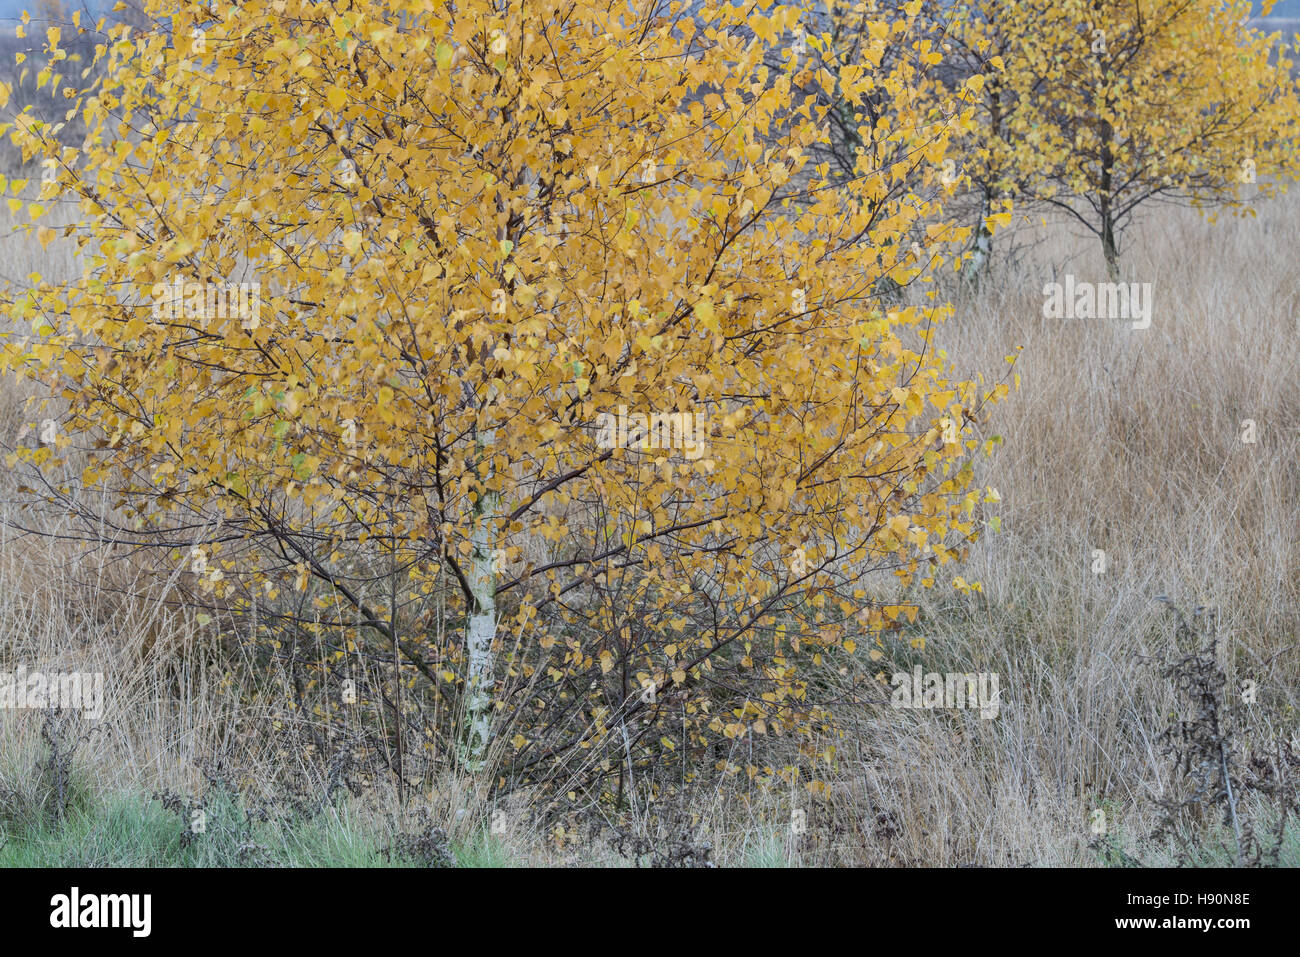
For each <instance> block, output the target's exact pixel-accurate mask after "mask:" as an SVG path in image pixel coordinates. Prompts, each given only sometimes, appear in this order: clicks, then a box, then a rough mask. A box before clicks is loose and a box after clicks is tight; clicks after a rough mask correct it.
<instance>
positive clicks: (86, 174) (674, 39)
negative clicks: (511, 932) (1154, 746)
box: [3, 0, 1006, 783]
mask: <svg viewBox="0 0 1300 957" xmlns="http://www.w3.org/2000/svg"><path fill="white" fill-rule="evenodd" d="M146 10H147V12H148V13H149V14H150V15H151V17H152V22H151V24H150V25H148V26H146V27H145V28H144V29H135V30H131V31H127V30H126V29H124V28H120V27H118V28H112V29H110V30H108V31H106V34H105V37H104V39H103V42H102V43H100V45H99V47H98V51H97V52H98V58H99V60H100V61H101V63H100V64H98V65H99V66H102V67H103V69H104V73H105V78H104V79H103V80H102V81H99V82H96V83H94V84H92V85H88V86H87V87H86V88H84V89H82V88H79V87H78V84H79V83H80V82H81V81H80V80H79V78H78V77H77V76H75V75H71V76H59V75H58V69H59V64H60V62H61V61H60V57H59V50H60V47H59V43H60V35H59V31H57V30H51V31H49V32H48V33H47V35H46V48H47V59H48V61H49V62H50V64H51V66H50V67H49V68H48V69H50V70H51V76H50V78H49V80H50V82H53V83H55V84H57V85H60V86H61V87H62V89H63V91H64V93H65V95H66V98H67V100H68V109H69V111H70V113H71V111H76V112H77V113H79V114H83V115H84V116H85V117H86V120H87V123H88V124H89V126H90V129H91V134H90V136H89V137H88V138H87V140H86V142H85V144H84V147H83V148H81V149H79V150H69V149H62V150H60V149H58V148H57V147H55V146H54V145H53V144H54V140H53V134H54V132H55V130H56V128H57V122H58V120H57V118H55V119H54V120H53V121H50V120H48V119H42V118H40V117H37V116H35V115H34V114H33V113H32V112H31V111H30V110H28V111H25V112H23V113H20V114H18V115H16V116H13V117H12V118H11V119H10V121H9V122H8V123H6V124H5V126H4V132H5V133H6V134H7V135H8V136H9V137H10V138H11V139H12V140H13V142H14V143H15V144H17V145H18V146H19V147H21V148H22V149H23V150H24V152H25V153H26V154H27V155H29V156H33V157H47V158H51V159H53V160H54V161H55V163H54V168H55V169H56V170H57V175H56V176H54V177H52V180H51V182H48V183H46V184H43V185H42V187H41V189H42V193H41V199H40V200H39V201H38V202H35V203H32V204H30V205H27V206H25V207H24V209H25V210H26V212H27V213H28V214H29V215H30V217H31V218H32V220H33V224H32V228H33V230H34V232H35V234H36V236H37V237H38V238H39V239H40V241H41V242H48V241H49V240H50V239H51V238H52V237H53V236H54V235H55V233H54V231H53V230H51V229H50V228H49V227H45V226H43V225H41V219H42V216H43V215H44V213H45V211H46V209H47V208H48V205H49V204H50V203H52V202H53V201H55V199H56V198H59V197H62V198H64V199H65V200H67V201H74V202H75V203H77V204H78V207H79V209H80V221H79V223H78V225H76V226H74V227H70V228H69V230H68V231H69V232H70V233H71V234H73V235H75V236H76V239H77V242H78V243H79V245H80V247H81V249H82V253H83V256H84V261H85V271H84V274H83V275H81V276H80V277H78V278H77V279H76V280H75V281H73V282H69V283H60V284H55V283H51V282H47V281H45V280H43V279H41V278H40V277H38V276H33V277H29V278H28V279H26V280H24V281H21V282H17V283H13V284H11V285H10V286H9V287H8V289H7V290H6V291H5V293H4V296H3V301H4V304H5V306H6V308H7V309H8V310H9V311H10V313H11V314H13V315H15V316H17V317H18V318H19V319H20V320H21V322H22V323H23V324H24V329H23V330H22V332H21V333H20V334H19V335H16V336H15V337H13V338H11V340H10V341H9V342H8V343H7V345H6V348H5V351H4V357H3V367H4V368H5V369H6V370H8V371H9V372H11V373H14V374H17V375H22V376H25V377H28V378H30V379H31V380H33V381H34V382H37V383H40V384H42V386H43V395H44V396H45V400H44V401H45V402H46V404H45V406H44V408H43V409H41V410H38V411H36V412H34V413H33V414H35V415H40V416H49V417H52V418H54V419H56V420H57V423H58V429H57V437H56V438H54V439H53V440H52V441H50V442H47V443H37V442H34V441H28V442H27V443H26V444H24V445H22V446H20V447H19V448H17V449H15V450H14V453H13V455H12V456H11V462H13V463H15V464H16V466H18V465H21V466H24V467H36V468H38V469H41V470H42V472H43V474H44V475H45V476H46V481H47V483H48V487H47V491H46V493H45V494H46V496H47V498H49V499H50V500H51V501H54V502H55V503H56V504H57V505H58V506H59V507H61V508H69V509H72V510H74V512H76V513H77V514H83V515H85V516H86V517H87V518H88V519H89V510H88V509H87V507H86V506H85V503H86V502H87V501H88V495H90V494H91V493H103V494H105V495H107V496H108V500H109V501H110V502H111V503H112V505H113V506H114V508H115V511H113V512H112V513H111V517H110V519H108V520H107V521H108V522H109V523H110V525H111V526H112V537H113V538H114V539H115V540H117V541H119V542H121V543H124V544H127V545H130V546H131V547H135V548H139V549H146V548H148V549H152V550H153V552H151V553H156V554H158V555H161V556H163V557H162V558H160V559H159V561H160V562H161V566H162V567H161V568H160V570H161V571H167V570H168V568H181V569H182V570H183V571H184V576H183V580H184V581H185V582H186V583H188V585H189V587H190V588H191V589H192V592H193V593H194V594H195V595H197V596H200V597H202V598H203V600H205V601H208V602H210V603H211V604H212V605H213V606H219V607H221V608H222V609H224V610H225V611H226V612H228V613H230V614H249V613H251V610H252V609H253V608H254V606H255V605H256V606H258V607H261V608H263V609H266V608H268V607H273V606H274V607H278V608H280V609H281V615H282V620H292V622H293V623H294V624H295V626H297V627H301V628H310V629H312V630H313V632H312V633H313V634H314V635H315V636H316V640H317V641H319V642H322V643H323V644H324V648H325V652H324V653H323V654H321V655H320V656H319V661H317V662H316V663H315V664H313V665H312V669H313V670H311V672H310V674H311V676H312V681H313V682H320V683H321V684H322V685H325V684H328V683H329V682H330V681H333V680H335V679H336V678H337V677H338V674H339V671H338V669H341V668H343V667H345V666H346V665H348V664H349V663H350V662H352V661H353V660H354V658H355V657H356V656H360V655H363V654H364V653H365V652H366V651H367V649H378V648H396V649H397V652H398V661H397V663H396V668H397V670H398V672H399V673H400V675H401V681H400V683H399V684H398V687H399V688H401V689H410V690H409V693H406V692H403V696H404V697H405V699H407V700H408V701H410V702H414V703H415V706H417V707H420V708H422V709H423V711H424V713H426V714H431V715H433V714H441V713H443V711H444V710H447V708H448V707H450V709H451V710H454V711H457V712H458V713H459V714H460V722H459V730H458V731H454V732H453V731H448V730H447V729H445V728H443V727H442V726H441V725H440V724H438V723H437V722H436V721H435V722H431V726H428V727H426V729H425V730H422V731H421V732H420V733H421V734H422V735H423V738H422V740H421V741H420V742H419V744H420V745H421V746H422V747H423V748H424V749H428V750H432V751H434V752H436V753H440V754H442V753H445V754H448V755H453V754H454V755H455V756H456V760H457V761H459V763H460V764H461V765H462V766H465V767H468V768H469V769H471V770H474V771H482V770H484V769H485V768H488V767H500V768H501V769H502V770H501V775H502V776H503V778H504V777H506V776H513V777H512V780H513V779H523V778H526V777H528V776H533V777H538V776H544V774H545V773H546V770H545V769H547V768H553V767H555V766H556V765H557V763H560V762H563V761H566V760H569V759H572V758H574V756H578V758H580V759H581V760H583V761H588V758H589V761H588V765H589V766H590V768H591V771H592V774H594V775H596V776H598V777H599V776H600V775H613V774H617V775H618V776H619V781H620V783H621V782H622V781H623V776H624V775H625V774H628V773H630V772H631V769H632V766H633V764H635V763H637V762H638V761H641V762H653V761H654V760H656V759H657V757H656V756H657V755H660V754H662V753H663V751H664V749H665V748H683V749H687V750H692V751H693V753H696V754H703V753H704V749H707V747H708V746H709V742H710V741H714V740H723V741H725V740H727V739H728V738H734V737H736V736H738V735H742V734H750V733H759V734H769V733H771V734H776V733H800V732H802V731H803V730H805V729H808V728H810V727H812V725H813V724H814V723H815V722H816V721H817V720H818V715H817V713H816V710H815V708H814V702H813V701H812V697H810V695H809V685H808V681H807V677H806V672H807V670H808V669H815V668H818V667H825V666H826V665H827V663H828V662H829V661H830V660H831V659H833V658H834V656H836V655H844V654H853V653H855V649H856V647H857V646H858V645H859V644H861V645H862V646H863V647H864V649H865V648H867V647H869V646H870V644H871V643H872V642H874V641H877V640H879V638H880V636H881V635H882V634H884V633H886V632H887V630H888V629H889V628H890V627H892V626H894V625H895V624H896V623H897V622H899V621H901V620H905V618H906V616H907V615H908V614H912V615H914V614H915V609H914V608H911V609H910V611H909V608H908V606H907V605H906V604H905V603H903V602H901V601H899V600H898V599H896V598H894V599H891V598H890V597H889V595H888V592H887V591H883V592H882V591H880V590H879V589H876V590H869V589H867V588H866V587H865V585H864V582H865V581H866V579H867V577H868V576H869V575H871V574H872V573H881V572H883V573H885V574H887V575H888V574H892V575H893V576H895V577H896V579H897V580H898V581H899V582H900V583H902V584H904V585H907V584H910V583H912V582H916V583H918V584H924V585H925V586H927V587H933V586H942V587H957V588H960V589H966V590H969V589H970V588H972V587H973V586H972V585H971V584H969V583H967V582H965V581H964V580H962V579H961V578H960V576H954V575H952V574H950V573H948V572H949V569H948V568H947V567H946V566H948V565H949V563H950V562H954V561H956V560H959V559H960V558H961V557H962V555H963V554H964V550H965V549H966V548H967V547H968V546H969V544H970V542H972V541H974V540H975V539H976V537H977V536H978V534H979V531H980V528H981V526H982V519H981V517H980V508H979V507H978V506H981V505H982V503H983V502H985V501H986V500H990V499H993V498H996V496H995V495H994V494H993V493H992V492H991V491H989V490H985V489H981V488H979V487H978V486H977V485H976V484H975V483H974V480H973V472H972V468H971V463H970V461H969V459H970V457H971V455H973V454H974V453H975V452H976V451H980V450H988V449H989V448H991V445H990V444H989V442H988V441H987V440H985V439H983V437H982V436H980V435H979V433H978V430H979V422H980V420H981V417H982V415H983V411H982V410H983V408H984V406H985V404H986V403H987V402H988V401H991V400H993V399H996V398H998V397H1000V396H1001V395H1003V394H1004V393H1005V390H1006V385H1005V384H995V382H994V381H990V382H988V383H986V384H981V383H979V382H969V381H959V380H958V379H957V378H955V377H954V376H952V374H951V372H950V370H949V368H948V366H947V362H946V359H945V358H944V357H943V356H941V355H938V354H936V353H935V351H934V350H933V349H931V348H930V347H929V344H928V343H929V337H930V333H931V331H932V325H933V323H934V322H936V321H938V320H940V319H941V318H942V316H943V315H944V312H945V311H944V309H943V308H942V306H941V305H939V304H935V305H934V307H933V308H928V309H894V308H888V307H886V306H884V305H883V304H882V303H881V302H880V301H879V299H878V298H877V296H876V295H875V293H874V291H873V290H874V289H875V288H876V285H877V283H878V282H879V281H880V280H881V279H882V278H886V277H889V278H894V279H897V280H899V281H906V280H909V279H911V278H914V277H915V276H916V275H917V273H918V271H919V270H918V266H917V264H916V261H915V260H916V257H915V256H914V255H913V254H912V253H911V252H909V248H908V244H904V243H903V242H902V241H901V240H902V238H903V237H907V238H908V242H909V244H910V243H912V242H914V241H915V237H919V238H920V239H921V240H922V241H924V242H925V243H926V246H927V253H928V254H929V255H932V256H942V255H943V254H944V253H945V250H946V247H945V246H944V245H943V243H941V242H939V241H938V240H937V239H934V238H933V237H935V236H938V235H939V234H940V233H941V232H942V211H941V210H940V209H939V208H938V207H937V206H936V205H935V203H934V202H932V201H928V200H921V199H919V198H917V197H915V196H908V195H898V193H897V192H896V191H895V186H896V185H897V184H898V183H900V182H904V181H906V180H908V178H909V177H916V176H919V175H920V174H921V173H922V172H925V171H929V175H934V171H935V170H937V169H939V168H941V166H942V162H943V160H944V153H945V149H946V145H947V134H946V133H945V131H943V130H938V131H936V129H935V127H934V124H933V123H931V122H927V121H924V120H923V119H922V118H921V117H919V116H909V115H907V114H906V113H904V114H901V115H897V116H893V117H891V118H888V119H887V120H884V121H882V122H880V123H877V124H875V125H872V126H864V128H863V129H862V130H861V136H862V137H863V139H864V141H865V142H867V143H868V144H871V143H876V142H880V143H885V142H889V143H890V144H908V143H912V144H913V146H914V147H915V148H913V149H903V150H894V149H891V150H890V151H889V156H890V157H891V159H890V161H889V162H888V163H886V164H884V165H876V164H874V163H873V162H872V157H873V155H877V153H876V151H873V150H867V151H865V152H864V153H863V155H862V158H861V159H860V161H859V162H858V164H857V166H856V168H855V169H854V171H853V175H852V176H851V177H849V178H848V182H847V183H837V185H838V186H839V188H838V189H835V190H830V189H827V188H826V186H827V185H828V183H829V179H828V177H829V173H828V171H827V170H825V169H822V168H820V167H818V166H816V165H815V164H811V163H810V159H809V157H810V156H811V155H812V154H811V147H812V146H813V145H814V144H817V143H819V142H822V138H823V137H824V136H825V129H826V125H827V124H826V117H825V115H824V112H822V111H819V110H818V109H817V108H816V106H815V105H813V104H809V103H808V102H806V101H805V100H804V99H803V98H802V97H800V96H798V95H797V92H796V86H795V84H793V83H792V79H791V75H792V73H793V69H786V68H781V69H772V68H771V67H768V66H765V65H764V56H765V55H766V54H767V53H768V52H769V51H770V50H771V49H772V47H773V46H775V45H777V44H778V42H779V38H780V37H781V36H784V35H787V34H788V33H789V31H790V29H791V27H792V26H793V24H794V22H795V21H794V14H793V13H792V12H791V11H790V10H788V9H785V8H778V9H776V10H774V11H770V12H768V13H763V12H761V11H759V10H757V9H746V8H743V7H733V6H722V7H719V8H716V9H708V10H701V11H699V12H698V13H696V14H695V15H694V16H686V15H684V14H683V13H681V12H680V11H679V10H678V7H677V6H676V5H671V6H660V5H656V4H651V5H648V6H642V7H639V8H636V9H635V10H634V9H633V8H630V7H628V6H627V5H625V4H615V5H601V4H593V3H588V2H577V0H537V2H531V0H530V2H527V3H522V4H521V3H512V4H501V3H492V2H487V0H469V2H457V3H456V4H449V3H444V2H438V0H419V2H400V0H358V2H354V3H351V4H348V5H345V6H343V5H323V4H319V3H311V2H306V0H274V2H267V0H252V2H246V3H241V4H239V5H237V6H236V5H234V4H229V5H227V4H223V3H215V4H212V5H207V6H205V5H191V6H186V7H182V8H175V7H173V6H171V5H164V4H162V3H159V2H157V0H149V2H147V3H146ZM741 26H744V27H745V28H746V29H745V30H741V29H740V27H741ZM835 68H836V69H837V70H838V76H837V77H836V83H837V86H838V88H839V89H840V90H841V91H842V94H843V96H844V97H846V98H847V99H849V100H851V101H852V100H855V99H859V98H861V97H863V96H865V95H866V93H867V92H868V91H869V90H870V89H871V88H872V87H873V86H875V85H877V84H886V85H890V84H902V83H906V82H907V80H908V77H907V75H906V74H905V73H899V72H894V73H886V74H882V73H881V72H879V71H877V70H876V69H874V68H873V67H871V66H870V65H868V64H863V63H847V64H841V65H839V66H838V67H835ZM899 69H904V68H903V67H900V68H899ZM955 122H956V121H954V123H955ZM4 185H6V186H9V187H11V188H12V190H13V191H14V192H15V193H16V192H17V190H18V189H19V188H21V187H20V184H4ZM11 205H12V204H11ZM936 224H937V225H936ZM236 292H238V293H241V295H235V293H236ZM27 327H30V332H28V331H27ZM74 464H75V465H76V466H77V469H76V474H75V476H74V477H72V478H69V479H68V480H66V481H65V480H64V476H66V475H67V474H68V469H70V468H71V467H72V466H73V465H74ZM78 510H80V511H78ZM96 520H97V521H98V520H101V519H96ZM377 569H391V572H390V573H386V574H384V575H380V574H379V572H378V571H377ZM259 603H260V604H259ZM286 603H287V604H286ZM288 606H291V607H292V608H293V609H294V611H293V612H292V615H291V614H290V612H288V611H284V609H285V608H286V607H288ZM435 621H436V622H438V623H440V624H439V625H438V626H436V627H435V626H434V625H433V624H431V622H435ZM441 624H448V625H449V627H448V628H446V629H444V628H443V627H441ZM332 669H333V670H332ZM397 705H398V721H399V722H400V721H401V716H400V707H401V702H398V703H397ZM399 727H401V725H400V723H399ZM674 729H675V730H674ZM412 733H414V732H412ZM670 735H677V737H675V738H670V737H669V736H670ZM607 740H610V741H616V742H617V747H616V748H612V749H604V748H603V745H604V743H605V742H606V741H607ZM665 741H667V742H668V743H667V744H665V743H664V742H665ZM399 743H400V738H399ZM611 755H612V756H611ZM584 756H585V757H584ZM489 758H492V759H493V761H494V763H492V764H491V765H489ZM584 766H587V765H584ZM566 773H568V772H566ZM565 780H567V778H566V779H565Z"/></svg>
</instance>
